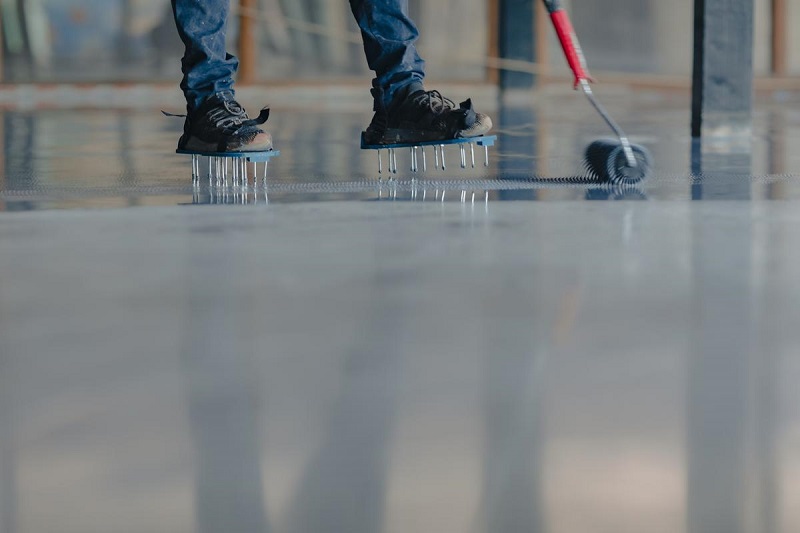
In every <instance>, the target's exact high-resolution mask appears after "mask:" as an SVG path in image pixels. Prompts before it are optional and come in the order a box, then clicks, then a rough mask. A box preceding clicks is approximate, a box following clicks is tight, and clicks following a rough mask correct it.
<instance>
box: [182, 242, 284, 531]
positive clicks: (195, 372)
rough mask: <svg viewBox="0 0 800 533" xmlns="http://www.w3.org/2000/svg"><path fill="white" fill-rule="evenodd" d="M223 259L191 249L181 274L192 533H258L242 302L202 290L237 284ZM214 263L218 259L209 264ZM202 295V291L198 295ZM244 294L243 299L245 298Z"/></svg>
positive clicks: (245, 304) (234, 270)
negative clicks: (224, 278) (225, 280)
mask: <svg viewBox="0 0 800 533" xmlns="http://www.w3.org/2000/svg"><path fill="white" fill-rule="evenodd" d="M235 247H236V246H235V245H231V246H230V247H229V248H230V250H229V252H230V253H226V251H225V250H218V251H219V252H220V253H219V255H214V256H209V255H208V254H205V253H203V252H202V250H203V247H202V246H192V250H198V251H197V252H196V253H194V252H193V253H190V254H189V260H188V264H187V268H186V277H187V279H188V283H187V287H189V292H188V295H187V298H188V303H187V305H186V306H185V307H186V308H187V309H188V313H189V314H188V316H187V328H186V336H185V341H184V342H185V344H184V346H183V350H182V352H183V353H182V356H181V363H182V368H183V371H184V372H185V374H186V376H187V385H188V393H187V397H188V402H189V420H190V423H191V435H192V438H193V444H194V451H195V461H196V469H195V470H196V476H195V479H196V489H195V491H196V492H195V499H196V500H195V509H196V514H197V528H198V529H197V531H198V532H199V533H219V532H223V531H224V532H231V533H238V532H243V533H244V532H247V533H265V532H267V531H269V524H268V522H267V518H266V512H265V509H264V489H263V482H262V475H261V465H260V456H261V455H260V454H261V443H260V440H259V431H258V427H259V424H258V421H259V417H260V410H259V408H260V406H261V398H260V397H259V385H260V383H259V382H258V381H257V379H258V378H257V376H256V374H255V373H254V372H253V370H252V368H251V365H250V362H251V357H252V354H253V353H254V352H255V350H256V348H255V346H254V345H253V343H252V341H250V339H252V338H253V331H252V328H253V322H252V321H250V320H242V319H243V318H247V319H249V314H248V313H249V312H251V310H252V308H253V302H252V301H251V300H250V299H249V298H248V297H243V298H235V297H233V298H232V297H231V293H230V292H229V289H230V285H226V284H222V285H215V284H213V283H211V284H209V283H208V280H210V279H213V278H214V277H215V276H216V275H218V273H219V272H228V273H230V274H231V275H232V276H240V275H241V274H242V272H243V270H240V269H238V267H237V262H236V261H228V260H227V258H228V257H233V256H234V255H235V253H234V252H233V249H234V248H235ZM215 258H221V259H215ZM199 288H202V290H198V289H199ZM248 294H249V293H248Z"/></svg>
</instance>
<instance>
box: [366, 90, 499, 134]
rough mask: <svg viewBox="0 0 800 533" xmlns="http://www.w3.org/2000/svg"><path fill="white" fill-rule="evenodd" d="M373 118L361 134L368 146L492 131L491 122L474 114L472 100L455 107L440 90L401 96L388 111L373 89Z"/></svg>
mask: <svg viewBox="0 0 800 533" xmlns="http://www.w3.org/2000/svg"><path fill="white" fill-rule="evenodd" d="M372 96H373V98H374V100H375V116H374V117H373V118H372V122H371V123H370V125H369V127H367V130H366V131H365V132H364V142H365V144H368V145H382V144H412V143H415V142H425V141H444V140H450V139H459V138H469V137H479V136H481V135H484V134H486V133H487V132H488V131H489V130H490V129H491V128H492V119H491V118H489V116H488V115H484V114H483V113H477V112H476V111H475V110H474V109H473V107H472V100H470V99H468V100H466V101H464V102H461V104H459V105H458V106H456V104H455V103H454V102H453V101H452V100H450V99H448V98H445V97H444V96H442V95H441V93H440V92H439V91H425V90H417V91H414V92H412V93H410V94H405V95H403V94H400V95H398V97H397V98H395V101H394V102H392V103H391V104H390V105H389V106H388V108H387V107H386V106H384V105H383V103H382V102H383V98H382V96H383V94H382V91H381V90H380V89H373V90H372Z"/></svg>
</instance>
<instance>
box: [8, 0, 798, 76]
mask: <svg viewBox="0 0 800 533" xmlns="http://www.w3.org/2000/svg"><path fill="white" fill-rule="evenodd" d="M493 1H495V0H432V1H423V0H410V5H411V12H412V15H413V17H414V18H415V19H416V20H417V22H418V25H419V27H420V30H421V35H422V38H421V40H420V43H419V44H420V50H421V52H422V54H423V56H424V57H425V58H426V60H427V62H428V65H429V71H430V72H431V73H432V74H433V75H434V76H435V77H436V79H442V80H467V81H481V80H485V79H486V75H487V74H486V69H485V65H486V60H487V54H488V50H489V35H490V28H489V22H488V21H489V20H490V17H489V16H488V13H489V9H490V2H493ZM532 1H536V0H532ZM754 1H755V3H756V11H757V18H756V42H755V46H756V50H755V60H756V65H755V68H756V73H757V74H759V75H768V74H769V72H770V40H771V24H770V6H771V2H772V0H754ZM787 2H788V17H787V18H788V28H789V39H788V40H789V42H788V46H789V67H790V73H791V74H792V75H800V0H787ZM566 4H567V7H568V9H569V10H570V12H571V14H572V17H573V20H574V23H575V27H576V30H577V31H578V34H579V35H580V37H581V40H582V43H583V45H584V49H585V51H586V55H587V58H588V60H589V64H590V66H591V67H592V68H593V69H594V70H598V71H613V72H627V73H647V74H665V75H675V76H688V75H689V74H690V73H691V67H692V65H691V62H692V46H693V43H692V17H693V1H692V0H670V1H668V2H665V1H663V0H662V1H659V0H592V1H584V2H577V1H575V0H570V1H567V2H566ZM233 6H234V7H233V12H234V13H236V12H237V8H238V1H236V0H234V1H233ZM0 9H2V29H3V57H4V67H5V68H4V70H5V73H4V79H5V81H7V82H31V81H40V82H49V81H86V82H99V81H170V80H175V79H177V78H178V77H179V76H180V73H179V70H180V63H179V60H180V55H181V51H182V45H181V43H180V42H179V40H178V38H177V34H176V32H175V28H174V23H173V21H172V15H171V11H170V8H169V0H0ZM251 15H252V16H253V17H254V18H255V19H256V25H257V28H258V31H257V32H256V39H257V49H258V74H257V77H258V79H259V80H261V81H278V80H281V81H296V80H308V81H313V80H323V81H324V80H331V79H341V78H354V77H358V78H363V77H364V76H369V73H368V71H367V68H366V64H365V61H364V58H363V51H362V48H361V44H360V38H359V34H358V30H357V28H356V26H355V23H354V22H353V20H352V15H351V13H350V9H349V6H348V4H347V2H345V1H344V0H258V7H257V9H256V10H255V11H254V12H252V13H251ZM237 22H238V21H237V18H236V17H235V16H234V17H232V18H231V24H230V28H229V35H228V37H229V46H230V49H231V50H234V51H235V49H236V44H237V35H238V28H237ZM546 31H547V33H548V42H549V50H548V52H547V54H546V57H547V58H548V60H549V61H550V62H551V63H552V65H553V72H559V70H558V69H561V68H563V67H564V60H563V58H562V56H561V52H560V50H559V48H558V45H557V43H556V42H555V38H554V35H553V32H552V30H551V29H550V28H549V25H547V26H546ZM532 33H533V29H532Z"/></svg>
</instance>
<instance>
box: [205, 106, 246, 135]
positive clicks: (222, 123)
mask: <svg viewBox="0 0 800 533" xmlns="http://www.w3.org/2000/svg"><path fill="white" fill-rule="evenodd" d="M208 119H209V121H210V122H212V123H213V124H214V126H215V127H217V128H223V129H225V128H230V127H232V126H241V125H242V124H243V123H244V121H245V120H247V119H248V117H247V113H245V111H244V109H242V106H240V105H239V103H238V102H236V101H235V100H225V101H223V102H222V105H221V106H219V107H216V108H214V109H213V110H212V111H211V112H210V113H209V114H208Z"/></svg>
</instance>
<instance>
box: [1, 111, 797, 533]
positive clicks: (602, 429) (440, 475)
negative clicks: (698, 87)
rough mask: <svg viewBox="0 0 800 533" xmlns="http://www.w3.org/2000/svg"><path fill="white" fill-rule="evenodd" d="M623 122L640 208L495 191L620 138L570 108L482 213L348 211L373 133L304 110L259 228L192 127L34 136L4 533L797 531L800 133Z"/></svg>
mask: <svg viewBox="0 0 800 533" xmlns="http://www.w3.org/2000/svg"><path fill="white" fill-rule="evenodd" d="M610 107H612V109H614V112H615V114H616V115H620V116H619V120H620V122H622V123H623V124H626V125H627V126H628V129H629V130H630V132H629V133H630V135H631V137H632V138H634V139H636V140H637V141H639V142H642V139H650V140H651V142H645V143H644V144H646V145H647V146H648V148H649V149H651V151H652V152H653V155H654V158H655V160H656V161H657V165H660V166H659V167H658V168H660V169H661V170H660V172H659V173H658V174H657V175H655V176H654V177H653V179H651V180H650V181H648V182H646V183H645V184H644V185H643V186H642V187H640V188H638V189H637V190H624V191H614V190H610V189H605V188H602V187H597V186H594V185H587V184H581V183H576V182H575V181H569V180H561V181H560V182H557V183H554V184H545V185H547V186H537V187H530V188H527V189H524V188H523V189H517V190H511V189H508V188H507V189H503V188H501V187H499V186H498V187H497V188H491V187H486V185H487V184H489V183H494V184H498V183H500V182H501V181H502V180H503V178H504V177H512V178H513V179H512V180H508V181H514V180H516V181H524V180H525V179H527V180H528V183H530V182H531V181H530V180H538V179H540V178H545V179H549V178H548V177H550V178H552V177H558V176H561V177H569V176H572V175H577V174H576V173H578V172H579V171H580V161H578V160H576V158H575V152H579V151H580V147H581V146H582V145H584V140H585V139H589V140H590V139H591V137H592V136H593V135H596V134H602V133H603V132H602V125H598V126H597V127H596V128H595V125H593V124H592V125H587V123H586V121H585V120H584V119H583V117H577V116H576V117H570V116H569V115H568V116H567V117H566V118H563V117H562V118H561V119H560V120H561V122H559V126H558V127H559V129H556V126H555V125H554V124H555V122H554V121H555V118H556V117H555V114H554V113H553V116H552V117H551V116H549V115H548V113H547V112H545V111H542V110H537V109H530V110H527V111H526V112H528V113H530V116H528V117H527V118H525V120H524V123H522V122H520V124H519V125H518V126H514V125H513V124H511V125H509V124H508V123H505V122H503V121H502V120H501V121H500V124H501V125H500V133H501V140H500V142H499V143H498V149H497V152H496V153H495V157H494V159H493V163H492V166H490V167H489V169H488V170H483V169H476V170H475V171H474V172H473V171H472V170H471V169H468V170H467V175H466V176H458V175H456V174H455V173H453V174H450V173H447V174H444V175H443V176H442V177H441V178H437V179H439V180H444V181H446V182H447V183H448V185H449V184H451V182H453V181H454V180H458V179H467V180H472V181H470V182H469V185H470V186H469V187H466V188H464V189H463V190H466V191H470V194H469V196H468V197H467V198H468V199H469V201H465V202H463V203H462V202H461V195H460V194H459V192H460V191H458V187H455V189H454V191H458V192H456V193H454V194H452V195H450V192H448V193H447V194H448V196H447V197H446V199H445V201H444V202H442V201H441V199H440V198H436V199H435V200H434V201H430V198H429V197H427V198H426V200H425V201H422V199H421V198H420V197H419V196H417V197H416V198H412V196H411V194H412V192H411V190H410V189H409V190H405V189H402V188H398V190H397V195H396V196H388V197H387V195H386V191H385V190H382V191H381V195H380V196H379V195H378V194H377V192H376V190H373V189H368V190H367V189H363V190H362V189H357V190H343V188H342V187H341V186H340V185H341V184H342V183H351V184H352V183H367V180H368V179H370V178H371V177H372V172H373V171H374V168H375V167H376V166H377V165H376V162H375V161H374V160H373V159H372V158H365V157H364V154H362V153H360V152H359V151H358V150H355V149H353V147H352V144H353V142H354V139H356V138H357V137H354V136H353V135H351V134H352V132H353V131H357V130H358V129H359V128H360V127H361V126H362V122H363V119H364V116H363V115H348V114H336V115H333V114H327V115H321V116H320V115H311V114H307V113H296V112H295V113H290V112H287V113H286V114H284V115H283V116H284V117H287V118H285V119H281V120H286V122H280V121H277V122H276V126H274V127H273V130H274V131H278V129H280V130H281V131H286V132H287V136H286V139H288V140H286V141H284V142H283V143H282V144H281V146H280V147H279V148H280V149H281V151H282V152H283V155H282V156H281V158H279V159H280V163H278V161H276V162H275V163H276V164H275V165H274V166H272V165H271V166H270V172H274V174H272V180H271V182H270V183H271V184H272V185H274V188H275V189H279V186H281V187H284V189H283V190H277V191H276V192H274V193H270V196H269V200H270V203H269V204H268V205H265V200H260V201H259V203H258V204H257V205H252V197H251V198H250V199H249V203H250V205H248V206H244V207H243V206H241V205H216V206H205V207H203V206H197V205H192V204H193V203H199V204H205V203H208V201H210V200H208V199H207V198H206V197H205V196H204V194H198V195H195V194H194V191H192V189H191V181H190V174H189V172H190V165H189V162H188V160H185V159H182V158H178V157H177V156H175V155H172V154H169V153H163V152H162V151H161V150H162V148H163V145H164V144H165V143H168V142H169V143H173V142H174V138H175V135H174V134H175V131H174V128H173V126H171V125H169V126H167V127H166V128H167V129H162V130H159V127H160V126H158V125H159V124H161V125H163V122H161V121H159V120H160V119H159V120H156V119H152V118H150V117H148V116H142V115H141V114H138V115H129V114H119V115H118V114H113V113H108V112H97V113H90V114H88V116H87V115H86V114H81V115H78V114H74V113H70V112H56V113H47V114H42V113H34V114H24V113H16V114H14V113H12V114H11V115H9V113H6V115H5V122H4V123H5V125H6V127H5V135H6V147H9V146H11V147H13V149H8V148H7V149H6V152H5V169H6V172H5V174H4V179H5V182H4V185H3V188H2V190H3V193H4V194H5V196H4V197H3V201H4V202H5V208H6V209H7V210H9V211H22V210H28V211H30V212H25V213H23V212H14V213H2V214H0V531H2V532H3V533H16V532H28V531H31V532H33V531H36V532H49V531H54V532H55V531H58V532H59V533H60V532H65V531H67V532H70V531H76V532H77V531H80V532H81V533H85V532H87V531H88V532H91V531H98V532H99V531H111V530H114V531H128V530H129V531H136V532H137V533H140V532H143V531H167V530H168V531H209V532H210V531H215V532H216V531H222V530H228V531H230V530H233V531H245V530H246V531H262V532H267V531H290V532H293V531H297V532H301V531H302V532H303V533H306V532H308V531H343V532H344V531H347V532H348V533H366V532H373V531H387V532H404V533H405V532H407V531H410V530H414V531H434V530H447V531H475V532H488V531H552V532H565V533H567V532H569V533H572V532H575V531H615V532H634V531H635V532H639V531H642V530H647V531H656V532H661V531H663V532H665V533H666V532H670V533H672V532H676V531H678V532H680V531H686V532H697V531H703V532H705V531H726V532H727V531H734V532H735V531H741V532H750V531H753V532H755V531H759V532H760V531H765V532H766V531H776V532H781V533H783V532H786V533H789V532H794V531H797V530H798V528H800V512H799V511H798V506H797V505H796V504H795V502H797V501H800V410H798V408H797V406H798V405H800V397H798V395H799V394H800V393H798V388H797V387H796V386H795V382H796V381H798V379H800V358H798V353H800V332H798V329H797V327H796V324H797V323H799V322H800V310H799V309H798V305H797V302H798V301H800V283H798V281H797V272H798V267H800V231H798V229H800V210H799V209H798V207H800V206H798V203H797V201H796V198H797V184H796V178H794V177H793V176H795V175H797V173H798V172H800V162H798V160H797V157H798V156H797V154H798V153H800V151H798V149H797V148H798V146H797V144H798V136H797V132H798V131H800V129H798V125H800V118H798V117H796V116H793V115H792V114H791V113H790V112H787V111H784V112H783V113H777V112H776V113H773V112H772V111H764V112H761V113H760V114H759V115H758V116H757V117H756V122H755V124H756V127H755V129H754V131H755V133H756V135H755V136H754V139H753V140H752V142H745V143H744V144H742V142H741V141H740V140H739V141H735V142H727V143H719V144H716V145H713V146H711V147H708V146H706V147H705V149H703V150H701V151H699V152H698V151H696V153H695V157H694V158H693V157H692V145H691V143H690V142H688V140H687V139H686V135H685V132H684V131H683V129H682V128H679V125H680V124H681V122H682V120H683V118H685V114H683V115H681V113H682V112H681V111H680V110H676V109H677V108H672V107H671V106H669V105H666V104H661V107H658V106H656V107H655V109H654V110H653V111H652V113H653V114H654V115H648V117H650V118H647V119H645V120H638V121H637V120H631V118H635V117H636V116H637V115H636V113H633V112H632V113H631V114H630V115H628V120H625V118H626V117H625V113H623V111H624V109H623V108H621V107H619V106H614V104H613V102H612V105H611V106H610ZM523 111H524V110H523ZM634 111H635V109H634ZM520 114H522V113H521V112H517V113H511V112H510V111H509V112H507V114H506V111H502V110H501V111H500V113H499V116H501V117H502V116H506V117H511V116H513V117H518V116H520ZM276 116H280V115H279V114H276ZM653 116H655V118H653ZM531 117H534V119H532V120H528V119H530V118H531ZM366 118H367V119H368V118H369V117H366ZM81 120H88V121H89V124H90V125H91V127H88V128H85V130H86V131H83V132H80V133H76V131H79V130H80V129H79V128H76V124H79V123H80V121H81ZM17 121H21V122H17ZM650 121H652V124H651V123H650ZM659 121H661V123H663V128H661V129H659V128H658V127H657V125H658V123H659ZM770 121H779V122H780V124H782V126H780V127H779V128H778V127H775V125H774V123H772V122H770ZM12 123H13V127H10V125H11V124H12ZM290 123H291V124H293V125H294V126H293V129H292V128H289V126H288V124H290ZM26 124H27V127H26V126H25V125H26ZM332 124H336V125H338V126H340V127H341V130H340V129H338V128H336V127H332V126H331V125H332ZM770 124H772V125H771V126H770ZM177 127H179V125H178V126H177ZM561 127H563V128H565V129H564V130H561V129H560V128H561ZM331 131H332V132H334V133H332V134H330V135H328V134H327V133H329V132H331ZM762 133H765V134H767V135H762ZM502 135H505V136H506V137H505V142H504V143H503V144H501V142H502V141H503V137H502ZM26 136H27V137H26ZM648 136H649V137H648ZM20 139H23V140H20ZM24 139H28V140H27V141H26V140H24ZM126 143H127V144H126ZM586 144H588V142H587V143H586ZM110 145H113V146H115V148H113V149H111V148H110ZM171 147H172V144H170V150H171ZM570 147H572V148H570ZM748 147H750V149H747V148H748ZM743 148H745V149H743ZM698 155H699V156H701V157H700V158H699V159H698V157H697V156H698ZM660 161H663V163H659V162H660ZM281 165H283V166H281ZM693 165H694V167H693ZM748 169H749V170H748ZM701 173H702V174H701ZM409 178H410V177H409V176H408V175H406V176H401V177H400V179H401V181H403V179H405V180H407V179H409ZM421 179H422V178H421ZM323 183H328V184H332V185H330V187H331V188H325V187H322V186H321V185H320V184H323ZM478 185H481V186H483V187H485V188H481V187H479V186H478ZM314 187H316V189H314ZM336 187H338V188H336ZM304 188H305V189H304ZM270 190H273V189H272V188H271V189H270ZM473 190H474V191H476V192H478V194H483V191H488V192H489V201H488V202H485V201H477V200H476V202H475V203H474V204H473V203H472V201H471V192H472V191H473ZM24 194H28V196H27V197H24ZM208 196H209V197H210V195H208ZM615 197H616V198H621V197H625V198H627V199H636V200H641V199H648V200H650V201H607V202H587V201H585V200H588V199H599V198H605V199H609V200H613V199H614V198H615ZM479 198H480V196H479ZM693 198H694V199H710V198H713V199H716V200H717V201H690V200H691V199H693ZM501 199H520V200H522V199H537V200H552V201H537V202H528V201H516V202H501V201H498V200H501ZM770 199H783V201H770ZM223 200H224V199H223ZM376 200H380V201H376ZM225 201H228V200H225ZM247 201H248V199H247V198H245V203H247ZM230 202H232V201H230ZM236 203H241V198H238V199H237V201H236ZM115 206H140V207H137V208H135V209H131V208H125V209H116V208H114V207H115ZM87 207H102V209H85V208H87ZM54 208H56V209H54ZM74 208H78V209H74Z"/></svg>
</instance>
